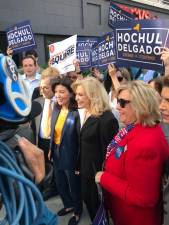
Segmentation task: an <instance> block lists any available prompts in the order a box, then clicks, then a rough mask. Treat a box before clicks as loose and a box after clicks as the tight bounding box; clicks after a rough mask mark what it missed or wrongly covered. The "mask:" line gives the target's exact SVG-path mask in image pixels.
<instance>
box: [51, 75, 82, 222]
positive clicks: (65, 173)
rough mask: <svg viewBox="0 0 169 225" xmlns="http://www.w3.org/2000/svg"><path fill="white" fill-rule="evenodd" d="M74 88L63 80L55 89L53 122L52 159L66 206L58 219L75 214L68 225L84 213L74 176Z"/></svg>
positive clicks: (76, 114) (75, 130)
mask: <svg viewBox="0 0 169 225" xmlns="http://www.w3.org/2000/svg"><path fill="white" fill-rule="evenodd" d="M71 84H72V81H71V80H70V78H68V77H64V78H61V79H59V80H57V81H56V82H55V83H53V85H52V90H53V92H54V93H55V96H56V99H57V103H56V105H55V106H54V109H53V113H52V120H51V157H52V158H53V164H54V174H55V180H56V184H57V188H58V192H59V194H60V197H61V200H62V202H63V205H64V208H63V209H61V210H60V211H59V212H58V215H59V216H64V215H66V214H68V213H70V212H74V215H73V216H72V217H71V219H70V220H69V223H68V225H76V224H78V222H79V220H80V215H81V213H82V201H81V192H80V190H81V188H80V177H79V176H78V175H75V165H76V161H77V156H78V137H77V129H76V123H77V119H78V112H77V110H76V109H77V106H76V101H75V98H74V93H73V91H72V89H71Z"/></svg>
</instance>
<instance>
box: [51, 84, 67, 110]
mask: <svg viewBox="0 0 169 225" xmlns="http://www.w3.org/2000/svg"><path fill="white" fill-rule="evenodd" d="M55 96H56V99H57V103H58V105H59V106H61V107H66V108H68V106H69V103H70V97H71V93H70V92H69V90H68V89H67V88H66V87H65V86H63V85H61V84H59V85H56V87H55Z"/></svg>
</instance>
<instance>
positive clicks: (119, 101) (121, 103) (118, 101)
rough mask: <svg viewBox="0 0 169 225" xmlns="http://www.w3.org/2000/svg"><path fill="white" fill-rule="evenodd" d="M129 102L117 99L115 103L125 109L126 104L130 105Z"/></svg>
mask: <svg viewBox="0 0 169 225" xmlns="http://www.w3.org/2000/svg"><path fill="white" fill-rule="evenodd" d="M130 102H131V101H129V100H125V99H123V98H118V99H117V103H118V104H119V105H120V107H121V108H125V106H126V104H128V103H130Z"/></svg>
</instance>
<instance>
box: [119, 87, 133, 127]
mask: <svg viewBox="0 0 169 225" xmlns="http://www.w3.org/2000/svg"><path fill="white" fill-rule="evenodd" d="M117 99H118V100H119V102H118V103H117V107H116V108H117V109H118V110H119V115H120V121H121V122H122V123H124V124H125V125H128V124H130V123H134V122H136V113H135V111H134V109H133V108H132V106H131V101H132V99H131V95H130V93H129V91H128V90H123V91H121V92H120V94H119V96H118V98H117ZM118 100H117V101H118ZM123 100H124V101H123ZM125 100H126V101H125ZM120 103H121V106H120Z"/></svg>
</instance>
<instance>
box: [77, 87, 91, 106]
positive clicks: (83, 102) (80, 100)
mask: <svg viewBox="0 0 169 225" xmlns="http://www.w3.org/2000/svg"><path fill="white" fill-rule="evenodd" d="M76 101H77V104H78V108H79V109H80V108H85V109H89V108H90V100H89V98H88V97H87V95H86V93H85V90H84V88H83V87H82V86H81V85H79V86H77V88H76Z"/></svg>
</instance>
